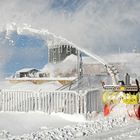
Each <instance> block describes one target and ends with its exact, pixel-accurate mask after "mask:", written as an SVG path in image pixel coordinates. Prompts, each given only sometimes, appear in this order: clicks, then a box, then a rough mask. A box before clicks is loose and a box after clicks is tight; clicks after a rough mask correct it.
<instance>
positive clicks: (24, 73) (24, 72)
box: [14, 68, 39, 78]
mask: <svg viewBox="0 0 140 140" xmlns="http://www.w3.org/2000/svg"><path fill="white" fill-rule="evenodd" d="M38 72H39V70H37V69H35V68H24V69H21V70H19V71H17V72H16V73H15V75H14V78H23V77H30V78H33V77H35V76H36V74H37V73H38Z"/></svg>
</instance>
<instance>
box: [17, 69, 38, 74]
mask: <svg viewBox="0 0 140 140" xmlns="http://www.w3.org/2000/svg"><path fill="white" fill-rule="evenodd" d="M31 70H37V69H35V68H23V69H21V70H18V71H16V73H20V72H29V71H31ZM37 71H39V70H37Z"/></svg>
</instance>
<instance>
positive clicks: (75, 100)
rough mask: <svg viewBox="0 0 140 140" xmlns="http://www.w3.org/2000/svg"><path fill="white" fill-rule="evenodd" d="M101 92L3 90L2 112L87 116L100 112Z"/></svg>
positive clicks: (0, 97) (1, 99) (0, 94)
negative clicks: (40, 112) (37, 112)
mask: <svg viewBox="0 0 140 140" xmlns="http://www.w3.org/2000/svg"><path fill="white" fill-rule="evenodd" d="M98 91H99V90H95V89H94V90H90V91H80V92H76V91H43V90H40V91H32V90H31V91H28V90H24V91H22V90H1V92H0V111H13V112H16V111H17V112H29V111H42V112H45V113H48V114H50V113H52V112H56V113H57V112H64V113H68V114H74V113H76V114H79V113H80V114H86V113H88V112H90V113H91V112H92V111H99V109H100V108H99V106H100V105H101V103H100V100H99V99H100V94H99V92H98Z"/></svg>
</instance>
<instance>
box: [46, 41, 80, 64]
mask: <svg viewBox="0 0 140 140" xmlns="http://www.w3.org/2000/svg"><path fill="white" fill-rule="evenodd" d="M71 54H74V55H77V54H78V50H77V49H76V48H74V47H73V46H72V45H71V44H69V43H66V42H62V41H53V42H49V43H48V62H49V63H58V62H61V61H63V60H64V59H65V58H66V57H67V56H69V55H71Z"/></svg>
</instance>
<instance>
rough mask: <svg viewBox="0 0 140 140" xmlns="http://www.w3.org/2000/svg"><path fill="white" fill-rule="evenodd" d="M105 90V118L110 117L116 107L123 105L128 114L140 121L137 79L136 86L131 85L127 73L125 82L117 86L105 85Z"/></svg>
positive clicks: (139, 90)
mask: <svg viewBox="0 0 140 140" xmlns="http://www.w3.org/2000/svg"><path fill="white" fill-rule="evenodd" d="M103 88H104V92H103V96H102V100H103V103H104V110H103V112H104V116H108V115H110V113H111V112H112V111H114V108H115V107H117V106H118V105H119V104H120V103H123V104H124V105H125V106H126V110H127V114H128V115H129V116H130V117H132V118H136V119H139V120H140V88H139V82H138V80H137V79H136V80H135V84H131V83H130V76H129V74H128V73H127V74H126V76H125V82H124V81H118V82H117V84H116V85H115V84H113V85H105V84H104V83H103ZM114 113H115V112H114Z"/></svg>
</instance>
